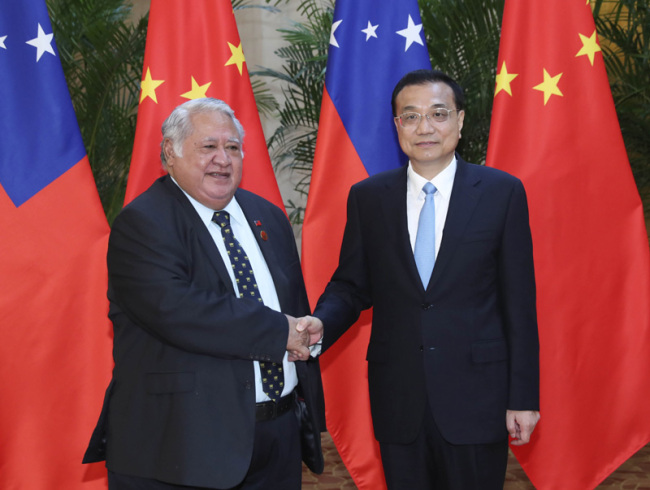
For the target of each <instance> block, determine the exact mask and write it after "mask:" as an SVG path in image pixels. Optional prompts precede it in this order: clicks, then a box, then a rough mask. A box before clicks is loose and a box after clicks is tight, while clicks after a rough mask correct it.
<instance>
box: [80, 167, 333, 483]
mask: <svg viewBox="0 0 650 490" xmlns="http://www.w3.org/2000/svg"><path fill="white" fill-rule="evenodd" d="M235 196H236V199H237V201H238V202H239V204H240V206H241V208H242V210H243V211H244V214H245V215H246V217H247V219H248V221H249V223H251V226H252V228H254V230H253V231H254V232H255V236H256V238H257V240H258V243H259V245H260V248H261V250H262V253H263V255H264V258H265V260H266V263H267V265H268V267H269V269H270V272H271V275H272V277H273V281H274V284H275V288H276V291H277V294H278V298H279V301H280V305H281V308H282V312H283V313H287V314H290V315H293V316H301V315H304V314H307V313H309V305H308V301H307V295H306V292H305V287H304V283H303V278H302V273H301V268H300V260H299V257H298V253H297V249H296V246H295V241H294V237H293V233H292V231H291V227H290V225H289V222H288V220H287V218H286V216H285V215H284V213H283V212H282V211H281V210H280V209H278V208H277V207H276V206H273V205H272V204H271V203H269V202H268V201H265V200H264V199H262V198H260V197H258V196H256V195H254V194H251V193H250V192H247V191H244V190H241V189H240V190H238V191H237V193H236V195H235ZM255 221H259V223H260V224H261V226H259V227H258V226H256V225H255V226H254V225H252V223H254V222H255ZM261 230H263V231H265V232H266V234H267V237H268V239H267V240H262V239H261V237H260V231H261ZM228 266H229V265H228ZM108 272H109V290H108V297H109V300H110V312H109V316H110V318H111V320H112V322H113V329H114V335H115V337H114V348H113V356H114V360H115V368H114V371H113V380H112V382H111V385H110V387H109V389H108V390H107V394H106V399H105V402H104V407H103V410H102V415H101V417H100V421H99V423H98V426H97V428H96V429H95V434H94V435H93V438H92V440H91V444H90V446H89V449H88V452H87V453H86V458H85V460H84V462H93V461H99V460H102V459H104V458H105V459H106V464H107V466H108V468H109V469H111V470H112V471H115V472H118V473H123V474H127V475H135V476H140V477H145V478H155V479H158V480H162V481H165V482H169V483H174V484H179V485H189V486H201V487H208V488H212V487H219V488H224V487H225V488H230V487H233V486H235V485H237V484H238V483H239V482H240V481H241V480H242V479H243V478H244V476H245V474H246V472H247V470H248V467H249V463H250V461H251V455H252V450H253V436H254V430H255V385H254V379H255V378H254V368H253V362H252V361H253V360H260V361H269V360H270V361H275V362H282V358H283V356H284V353H285V351H286V342H287V333H288V323H287V319H286V317H285V316H284V314H283V313H279V312H276V311H273V310H271V309H269V308H268V307H266V306H264V305H262V304H259V303H257V302H254V301H252V300H247V299H240V298H237V297H235V295H234V294H233V286H232V283H231V280H230V277H229V276H228V272H227V269H226V265H225V264H224V262H223V260H222V258H221V255H220V254H219V252H218V250H217V247H216V245H215V244H214V241H213V239H212V238H211V236H210V234H209V232H208V231H207V229H206V227H205V225H204V223H203V222H202V221H201V220H200V218H199V215H198V214H197V213H196V211H195V209H194V208H193V206H192V204H191V203H190V202H189V200H188V199H187V198H186V196H185V195H184V194H183V192H182V191H181V190H180V189H179V188H178V186H177V185H176V184H174V183H173V181H172V180H171V178H169V177H168V176H165V177H162V178H161V179H159V180H158V181H156V182H155V183H154V184H153V185H152V186H151V187H150V188H149V189H148V190H147V191H146V192H144V193H143V194H142V195H141V196H140V197H138V198H137V199H136V200H134V201H133V202H132V203H131V204H130V205H128V206H127V207H125V208H124V210H123V211H122V212H121V213H120V215H119V216H118V217H117V219H116V220H115V222H114V224H113V227H112V231H111V235H110V240H109V247H108ZM296 368H297V372H298V378H299V387H298V389H299V394H300V396H301V397H303V398H304V399H305V401H306V405H307V407H308V410H309V417H308V422H309V424H308V425H310V427H311V431H310V432H311V433H310V434H308V436H309V438H310V439H311V440H312V442H314V443H315V448H314V449H315V452H312V461H311V462H310V463H311V467H312V469H314V470H315V471H322V467H323V460H322V455H321V452H320V430H321V429H324V403H323V398H322V387H321V382H320V371H319V368H318V363H317V361H316V360H314V359H311V360H309V361H308V362H298V363H296Z"/></svg>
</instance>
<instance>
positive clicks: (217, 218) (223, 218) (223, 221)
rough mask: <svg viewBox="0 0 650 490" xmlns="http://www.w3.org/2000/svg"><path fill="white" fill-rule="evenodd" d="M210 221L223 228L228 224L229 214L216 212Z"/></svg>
mask: <svg viewBox="0 0 650 490" xmlns="http://www.w3.org/2000/svg"><path fill="white" fill-rule="evenodd" d="M212 221H214V222H215V223H216V224H218V225H219V226H221V227H222V228H223V227H224V226H228V225H229V224H230V214H228V211H216V212H215V213H214V214H213V215H212Z"/></svg>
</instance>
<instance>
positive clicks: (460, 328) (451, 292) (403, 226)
mask: <svg viewBox="0 0 650 490" xmlns="http://www.w3.org/2000/svg"><path fill="white" fill-rule="evenodd" d="M392 105H393V116H394V117H395V127H396V129H397V134H398V138H399V142H400V146H401V148H402V150H403V151H404V153H406V155H407V156H408V157H409V159H410V161H409V165H408V166H407V167H402V168H398V169H395V170H390V171H387V172H383V173H380V174H377V175H375V176H372V177H370V178H368V179H366V180H364V181H362V182H360V183H358V184H356V185H354V186H353V187H352V189H351V190H350V194H349V198H348V211H347V224H346V228H345V233H344V237H343V243H342V247H341V255H340V261H339V265H338V268H337V270H336V272H335V273H334V275H333V277H332V279H331V282H330V283H329V284H328V286H327V288H326V290H325V292H324V293H323V295H322V296H321V298H320V300H319V302H318V305H317V307H316V310H315V311H314V317H308V318H306V319H303V320H301V322H300V324H299V329H300V330H303V329H307V330H308V331H309V332H310V334H311V337H312V339H311V342H312V343H313V342H315V341H316V340H317V339H319V338H320V336H321V333H323V338H322V349H323V351H325V350H326V349H327V348H328V347H329V346H331V345H332V344H333V343H334V342H335V341H336V340H337V339H338V338H339V337H340V336H341V335H342V334H343V333H344V332H345V331H346V330H347V329H348V328H349V327H350V326H351V325H352V324H353V323H354V322H355V321H356V319H357V318H358V316H359V313H360V312H361V311H362V310H364V309H366V308H370V307H373V308H374V310H373V321H372V331H371V336H370V343H369V346H368V351H367V361H368V383H369V389H370V402H371V411H372V418H373V425H374V431H375V436H376V438H377V440H378V441H379V443H380V449H381V456H382V462H383V466H384V472H385V476H386V481H387V484H388V488H389V489H400V490H402V489H404V490H405V489H408V490H414V489H431V488H435V489H476V490H489V489H498V488H503V484H504V478H505V470H506V464H507V454H508V433H509V434H510V436H511V437H512V444H525V443H527V442H528V441H529V439H530V435H531V433H532V431H533V429H534V427H535V424H536V423H537V420H538V419H539V412H538V411H537V410H538V407H539V367H538V350H539V346H538V336H537V320H536V305H535V278H534V267H533V254H532V240H531V234H530V228H529V223H528V208H527V203H526V195H525V191H524V188H523V186H522V184H521V182H520V181H519V180H518V179H516V178H514V177H512V176H511V175H508V174H506V173H504V172H501V171H499V170H495V169H492V168H486V167H481V166H478V165H471V164H468V163H466V162H464V161H463V160H462V159H461V158H460V157H459V156H458V155H457V154H456V153H455V149H456V146H457V144H458V140H459V139H460V137H461V129H462V127H463V120H464V115H465V113H464V110H463V108H464V96H463V92H462V89H461V88H460V86H458V84H457V83H456V82H455V81H454V80H452V79H451V78H449V77H448V76H447V75H445V74H443V73H441V72H438V71H432V70H420V71H416V72H411V73H409V74H407V75H405V76H404V77H403V78H402V80H401V81H400V82H399V83H398V84H397V86H396V87H395V90H394V92H393V99H392ZM434 264H435V265H434ZM323 326H324V327H323Z"/></svg>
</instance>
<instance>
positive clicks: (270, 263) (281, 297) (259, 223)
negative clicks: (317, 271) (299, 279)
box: [235, 190, 289, 310]
mask: <svg viewBox="0 0 650 490" xmlns="http://www.w3.org/2000/svg"><path fill="white" fill-rule="evenodd" d="M235 197H236V198H237V202H238V203H239V206H240V207H241V209H242V211H243V212H244V216H246V223H247V224H248V226H250V227H251V229H252V230H253V235H254V236H255V240H256V241H257V245H258V246H259V247H260V250H261V251H262V255H263V256H264V261H265V262H266V266H267V267H268V268H269V272H270V273H271V278H272V279H273V283H274V285H275V291H276V293H277V295H278V301H279V302H280V306H281V308H282V309H283V310H284V308H285V307H286V306H287V305H288V304H289V301H288V298H286V297H285V296H286V294H287V293H288V289H289V288H286V287H282V285H283V284H284V283H286V282H287V278H286V275H285V273H284V271H283V270H282V268H281V267H280V263H281V262H280V261H279V260H278V258H277V255H276V252H275V249H274V247H273V243H275V241H274V240H272V239H270V238H269V237H270V236H269V234H268V233H269V231H268V229H267V228H266V227H265V223H266V224H267V225H268V223H270V222H271V216H270V215H269V214H268V213H267V212H266V211H265V209H264V207H263V206H260V205H259V204H258V202H259V201H257V200H255V199H251V198H250V195H249V194H247V193H245V192H242V191H240V190H238V191H237V193H236V194H235ZM277 231H278V230H275V232H276V233H277ZM271 238H272V237H271Z"/></svg>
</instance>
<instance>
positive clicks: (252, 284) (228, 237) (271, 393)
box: [212, 211, 284, 401]
mask: <svg viewBox="0 0 650 490" xmlns="http://www.w3.org/2000/svg"><path fill="white" fill-rule="evenodd" d="M212 221H214V222H215V223H216V224H218V225H219V227H220V228H221V236H222V237H223V243H224V244H225V245H226V251H227V252H228V257H229V258H230V264H231V265H232V270H233V272H234V273H235V280H236V282H237V288H238V289H239V297H240V298H251V299H253V300H256V301H259V302H260V303H262V302H263V300H262V296H261V295H260V292H259V290H258V288H257V281H255V274H254V273H253V268H252V267H251V264H250V261H249V260H248V255H246V252H245V251H244V249H243V248H242V246H241V245H240V243H239V241H238V240H237V238H235V234H234V233H233V232H232V228H231V227H230V215H229V214H228V212H227V211H217V212H216V213H214V215H213V216H212ZM259 364H260V371H261V373H262V389H263V390H264V393H266V395H268V397H269V398H270V399H271V400H273V401H278V400H279V399H280V396H281V395H282V389H283V388H284V374H283V372H282V364H277V363H275V362H260V363H259Z"/></svg>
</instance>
